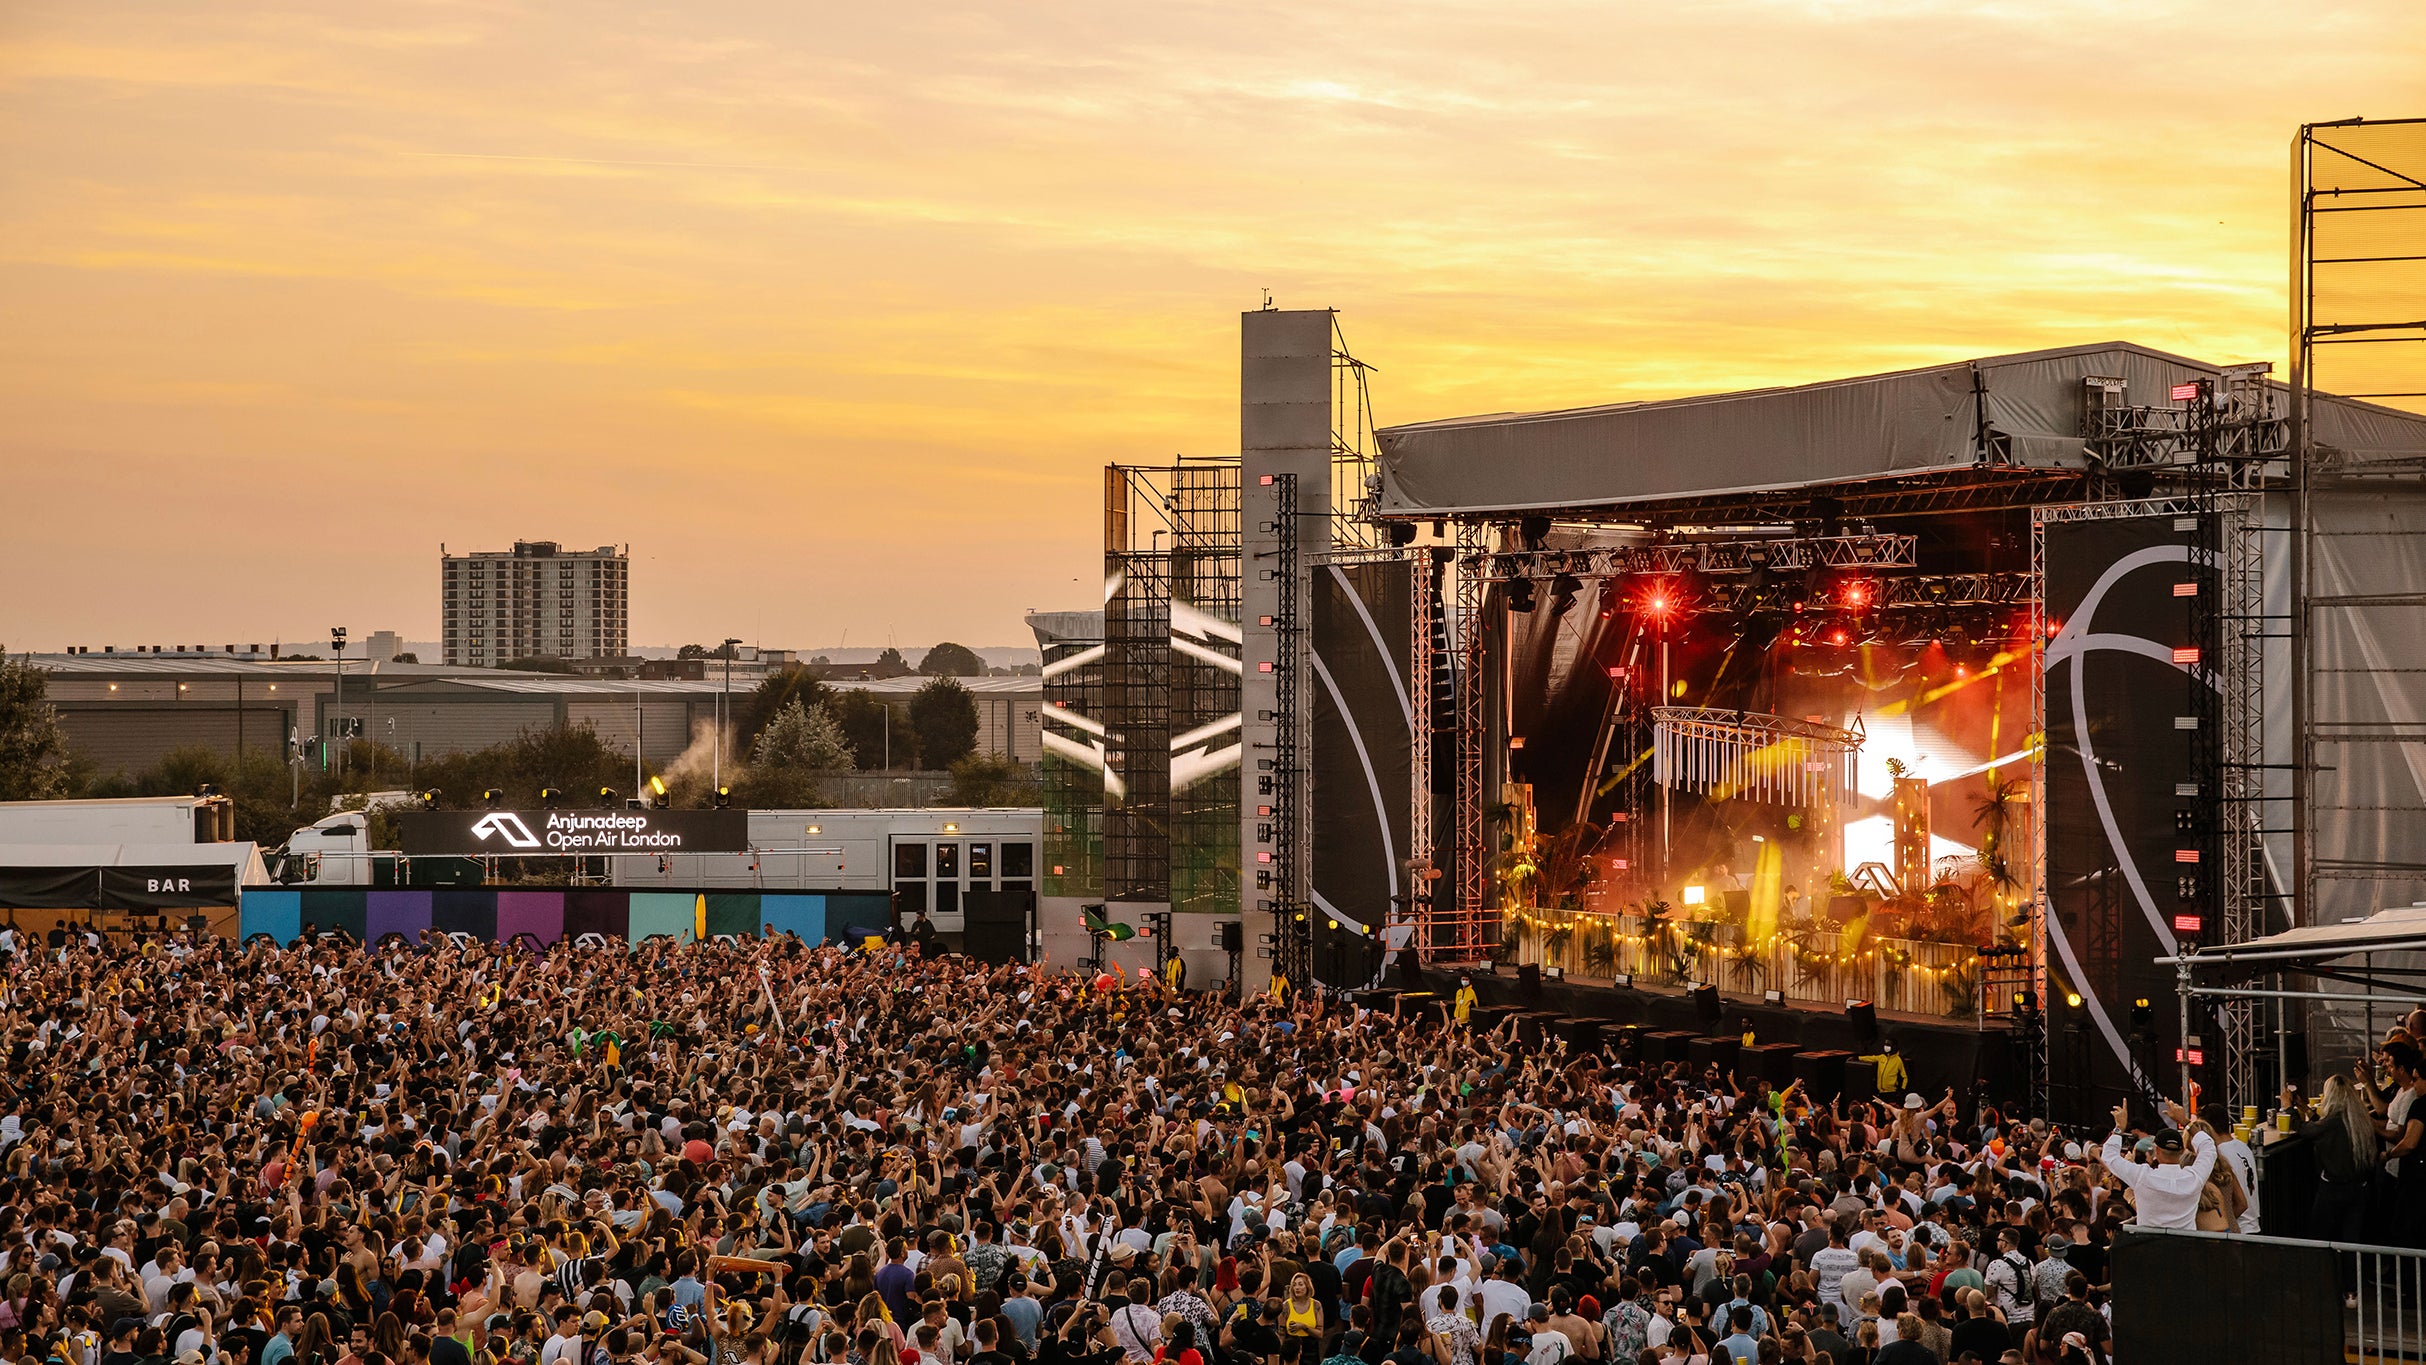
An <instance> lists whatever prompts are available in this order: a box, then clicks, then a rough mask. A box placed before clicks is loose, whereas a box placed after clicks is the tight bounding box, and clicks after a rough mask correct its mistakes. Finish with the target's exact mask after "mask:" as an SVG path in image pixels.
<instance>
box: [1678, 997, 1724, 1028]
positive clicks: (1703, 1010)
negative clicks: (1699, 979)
mask: <svg viewBox="0 0 2426 1365" xmlns="http://www.w3.org/2000/svg"><path fill="white" fill-rule="evenodd" d="M1685 994H1686V995H1688V996H1690V997H1692V1000H1693V1013H1694V1016H1695V1017H1696V1018H1698V1019H1700V1020H1701V1024H1702V1029H1703V1030H1704V1031H1705V1032H1708V1033H1716V1032H1718V1027H1719V1021H1720V1019H1721V1018H1723V1017H1724V1015H1725V1012H1726V1007H1725V1006H1723V1005H1721V1004H1720V1003H1719V998H1718V987H1716V986H1710V985H1701V986H1695V987H1694V988H1693V989H1692V990H1689V991H1687V992H1685Z"/></svg>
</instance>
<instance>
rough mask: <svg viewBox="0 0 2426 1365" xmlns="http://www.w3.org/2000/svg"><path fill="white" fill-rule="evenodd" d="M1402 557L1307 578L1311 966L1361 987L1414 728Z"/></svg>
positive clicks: (1397, 851) (1388, 901)
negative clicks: (1310, 583)
mask: <svg viewBox="0 0 2426 1365" xmlns="http://www.w3.org/2000/svg"><path fill="white" fill-rule="evenodd" d="M1409 570H1410V566H1409V565H1408V564H1406V563H1404V562H1397V561H1391V562H1381V563H1373V564H1353V565H1333V566H1327V567H1325V568H1323V569H1322V570H1320V571H1318V572H1317V573H1316V574H1315V577H1314V641H1313V643H1314V679H1313V688H1312V691H1313V694H1314V727H1313V734H1312V739H1313V772H1314V782H1313V796H1312V805H1313V829H1312V833H1313V836H1314V838H1313V843H1314V849H1313V858H1312V865H1311V869H1310V870H1311V879H1312V880H1311V885H1312V886H1313V889H1314V906H1315V908H1314V913H1313V914H1312V915H1311V916H1309V920H1310V923H1311V926H1312V933H1313V937H1314V975H1315V977H1316V978H1317V979H1319V980H1321V981H1324V982H1327V983H1329V984H1331V985H1335V986H1363V985H1366V984H1368V983H1369V982H1370V981H1371V980H1372V979H1373V975H1374V972H1375V969H1376V968H1377V966H1378V965H1379V963H1380V960H1381V957H1380V952H1381V931H1382V929H1383V928H1384V927H1385V926H1386V925H1388V924H1389V922H1390V914H1391V909H1392V905H1393V903H1394V901H1395V899H1396V898H1398V897H1402V896H1405V895H1406V894H1407V891H1408V887H1407V885H1406V882H1407V865H1406V860H1407V855H1408V848H1407V839H1408V810H1409V806H1410V790H1409V784H1410V783H1411V782H1412V781H1413V780H1414V778H1413V768H1412V764H1411V763H1410V761H1409V753H1410V748H1411V745H1412V743H1413V730H1412V724H1411V716H1410V711H1409V697H1410V696H1411V693H1410V692H1409V690H1408V688H1407V666H1408V660H1409V657H1410V655H1411V653H1412V651H1411V650H1410V649H1409V648H1408V639H1407V632H1408V629H1409V616H1410V611H1411V608H1412V606H1413V601H1412V598H1411V596H1410V594H1411V592H1412V591H1413V575H1412V574H1411V573H1410V571H1409Z"/></svg>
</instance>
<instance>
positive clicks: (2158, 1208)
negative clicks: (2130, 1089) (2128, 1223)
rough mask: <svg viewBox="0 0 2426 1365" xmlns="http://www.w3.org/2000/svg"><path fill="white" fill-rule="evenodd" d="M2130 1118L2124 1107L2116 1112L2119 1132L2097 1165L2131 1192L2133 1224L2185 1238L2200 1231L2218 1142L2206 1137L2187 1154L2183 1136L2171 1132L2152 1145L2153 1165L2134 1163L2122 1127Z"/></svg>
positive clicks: (2178, 1109) (2112, 1135)
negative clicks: (2201, 1205) (2126, 1149)
mask: <svg viewBox="0 0 2426 1365" xmlns="http://www.w3.org/2000/svg"><path fill="white" fill-rule="evenodd" d="M2167 1108H2168V1110H2169V1111H2170V1112H2171V1113H2173V1114H2174V1115H2176V1116H2183V1115H2182V1110H2181V1106H2179V1105H2169V1106H2167ZM2126 1117H2127V1113H2126V1111H2125V1110H2124V1108H2123V1106H2121V1105H2119V1104H2118V1105H2116V1106H2115V1107H2114V1131H2113V1132H2112V1133H2109V1134H2108V1135H2107V1137H2106V1146H2105V1148H2104V1150H2102V1151H2101V1152H2099V1153H2098V1160H2099V1162H2100V1163H2101V1164H2103V1165H2104V1166H2105V1168H2106V1171H2107V1173H2108V1174H2110V1175H2112V1176H2113V1177H2114V1178H2115V1179H2117V1180H2119V1181H2121V1182H2123V1186H2124V1188H2126V1189H2128V1190H2130V1191H2131V1204H2132V1210H2133V1219H2132V1221H2134V1222H2136V1223H2138V1224H2139V1225H2140V1226H2141V1227H2149V1228H2173V1229H2179V1230H2181V1231H2184V1232H2188V1231H2192V1230H2194V1229H2196V1228H2197V1226H2198V1217H2199V1191H2200V1190H2201V1189H2203V1188H2205V1186H2206V1184H2207V1174H2208V1172H2210V1171H2212V1170H2214V1169H2215V1162H2216V1152H2215V1139H2214V1138H2212V1137H2209V1136H2208V1135H2207V1134H2206V1133H2204V1132H2201V1133H2198V1134H2196V1135H2195V1136H2193V1137H2192V1138H2191V1140H2190V1149H2189V1151H2188V1152H2187V1153H2185V1152H2184V1150H2183V1144H2182V1130H2181V1129H2179V1128H2167V1129H2165V1130H2164V1131H2163V1132H2161V1133H2158V1134H2157V1135H2156V1136H2155V1137H2154V1138H2153V1139H2151V1140H2150V1142H2151V1145H2152V1152H2151V1157H2152V1159H2151V1160H2150V1161H2148V1162H2144V1163H2143V1162H2140V1161H2135V1160H2133V1159H2132V1158H2130V1157H2127V1156H2125V1155H2124V1154H2123V1124H2124V1120H2125V1118H2126Z"/></svg>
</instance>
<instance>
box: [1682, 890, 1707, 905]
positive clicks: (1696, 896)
mask: <svg viewBox="0 0 2426 1365" xmlns="http://www.w3.org/2000/svg"><path fill="white" fill-rule="evenodd" d="M1709 898H1710V890H1709V888H1708V887H1702V886H1688V887H1686V888H1685V904H1687V905H1703V904H1707V903H1708V901H1709Z"/></svg>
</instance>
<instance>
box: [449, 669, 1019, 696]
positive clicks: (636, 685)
mask: <svg viewBox="0 0 2426 1365" xmlns="http://www.w3.org/2000/svg"><path fill="white" fill-rule="evenodd" d="M822 681H823V682H824V683H825V685H826V686H828V687H831V688H834V689H836V690H838V691H845V692H885V693H895V692H898V693H901V694H903V695H905V696H906V695H908V694H910V693H913V692H916V691H917V690H918V689H919V688H922V687H924V686H926V685H927V684H928V683H931V682H933V681H935V680H934V679H933V678H931V677H928V676H926V675H924V674H919V673H913V674H910V675H908V676H907V677H900V678H826V679H823V680H822ZM952 681H954V682H956V683H959V684H960V685H961V686H962V687H965V688H967V689H969V691H971V692H973V693H978V694H980V695H983V694H989V693H1006V692H1007V693H1022V692H1034V691H1036V690H1037V689H1039V688H1041V687H1042V686H1043V685H1044V679H1042V678H1040V677H1038V676H1037V675H1035V674H1033V673H1030V674H1028V675H1026V676H1025V677H1020V676H1016V675H1015V676H1011V677H1004V678H996V677H981V678H954V679H952ZM733 685H734V690H735V691H746V690H748V689H749V688H752V687H756V686H757V685H758V684H757V682H756V681H755V680H752V681H749V682H747V683H745V682H744V681H743V680H742V679H740V678H735V679H734V680H733ZM408 686H409V687H410V689H411V690H415V691H418V690H421V689H423V688H425V687H447V686H460V687H470V688H477V689H479V690H481V691H484V692H511V693H516V694H520V695H524V696H538V697H559V696H565V697H579V696H598V697H630V696H633V695H636V694H643V693H645V694H649V695H655V696H666V695H671V696H698V695H700V694H702V693H707V692H717V691H721V690H723V687H724V681H723V679H721V678H717V677H709V678H696V679H695V678H575V677H569V676H567V675H565V674H562V673H509V674H504V675H502V676H496V675H488V674H477V675H464V674H457V675H455V676H453V677H447V678H433V679H431V680H429V682H427V683H422V682H415V683H412V684H409V685H408Z"/></svg>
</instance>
